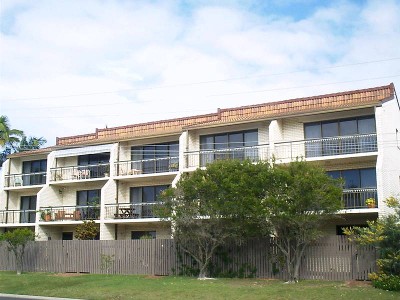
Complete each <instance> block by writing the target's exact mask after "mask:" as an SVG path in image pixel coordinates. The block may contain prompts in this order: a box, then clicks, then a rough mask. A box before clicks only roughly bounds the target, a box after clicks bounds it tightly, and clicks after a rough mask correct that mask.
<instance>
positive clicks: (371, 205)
mask: <svg viewBox="0 0 400 300" xmlns="http://www.w3.org/2000/svg"><path fill="white" fill-rule="evenodd" d="M365 204H366V205H367V207H369V208H374V207H375V199H374V198H368V199H367V200H365Z"/></svg>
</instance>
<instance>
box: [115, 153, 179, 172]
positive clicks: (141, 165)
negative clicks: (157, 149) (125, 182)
mask: <svg viewBox="0 0 400 300" xmlns="http://www.w3.org/2000/svg"><path fill="white" fill-rule="evenodd" d="M178 170H179V157H178V156H176V157H162V158H154V159H141V160H128V161H120V162H116V163H114V172H115V174H116V175H117V176H126V175H139V174H152V173H164V172H176V171H178Z"/></svg>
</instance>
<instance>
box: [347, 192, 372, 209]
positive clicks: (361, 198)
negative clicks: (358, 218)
mask: <svg viewBox="0 0 400 300" xmlns="http://www.w3.org/2000/svg"><path fill="white" fill-rule="evenodd" d="M342 198H343V205H344V208H345V209H356V208H367V207H368V206H367V204H366V203H365V201H366V200H367V199H369V198H373V199H375V207H378V193H377V189H376V188H364V189H345V190H343V196H342Z"/></svg>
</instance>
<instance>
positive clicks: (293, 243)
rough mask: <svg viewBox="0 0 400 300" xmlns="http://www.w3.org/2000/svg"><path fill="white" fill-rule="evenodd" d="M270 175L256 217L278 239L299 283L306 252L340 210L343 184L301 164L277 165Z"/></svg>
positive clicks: (312, 166) (291, 275) (290, 271)
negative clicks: (323, 227)
mask: <svg viewBox="0 0 400 300" xmlns="http://www.w3.org/2000/svg"><path fill="white" fill-rule="evenodd" d="M271 171H272V172H271V177H270V180H269V181H268V182H266V184H268V185H267V186H266V188H267V191H266V194H265V198H264V199H262V206H263V209H261V210H259V211H257V214H258V219H259V220H260V222H261V224H262V226H263V227H264V228H265V232H268V231H270V234H271V235H272V236H274V237H275V239H274V241H275V243H276V246H277V247H278V249H279V250H280V252H281V253H282V254H283V256H284V257H285V261H286V269H287V272H288V275H289V282H291V283H293V282H297V281H298V280H299V267H300V262H301V257H302V255H303V253H304V251H305V250H306V248H307V247H308V246H309V245H310V244H311V243H312V242H314V241H315V240H317V239H318V238H320V237H321V236H322V235H323V231H322V230H321V224H322V223H323V222H324V221H325V220H327V219H329V218H332V216H333V214H334V213H335V212H337V211H338V210H339V209H340V208H341V195H342V188H341V181H340V180H335V179H333V178H331V177H329V176H328V175H327V174H326V172H325V171H324V169H323V168H321V167H319V166H317V165H315V164H312V163H310V162H306V161H302V160H296V161H293V162H291V163H289V164H287V165H283V164H280V165H274V166H273V168H272V169H271Z"/></svg>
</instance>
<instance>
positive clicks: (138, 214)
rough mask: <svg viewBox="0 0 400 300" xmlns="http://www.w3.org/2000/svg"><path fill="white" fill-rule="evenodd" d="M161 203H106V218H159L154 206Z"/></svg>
mask: <svg viewBox="0 0 400 300" xmlns="http://www.w3.org/2000/svg"><path fill="white" fill-rule="evenodd" d="M156 205H160V203H119V204H106V205H105V219H109V220H110V219H115V220H119V219H144V218H157V215H156V213H155V212H154V207H155V206H156Z"/></svg>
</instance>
